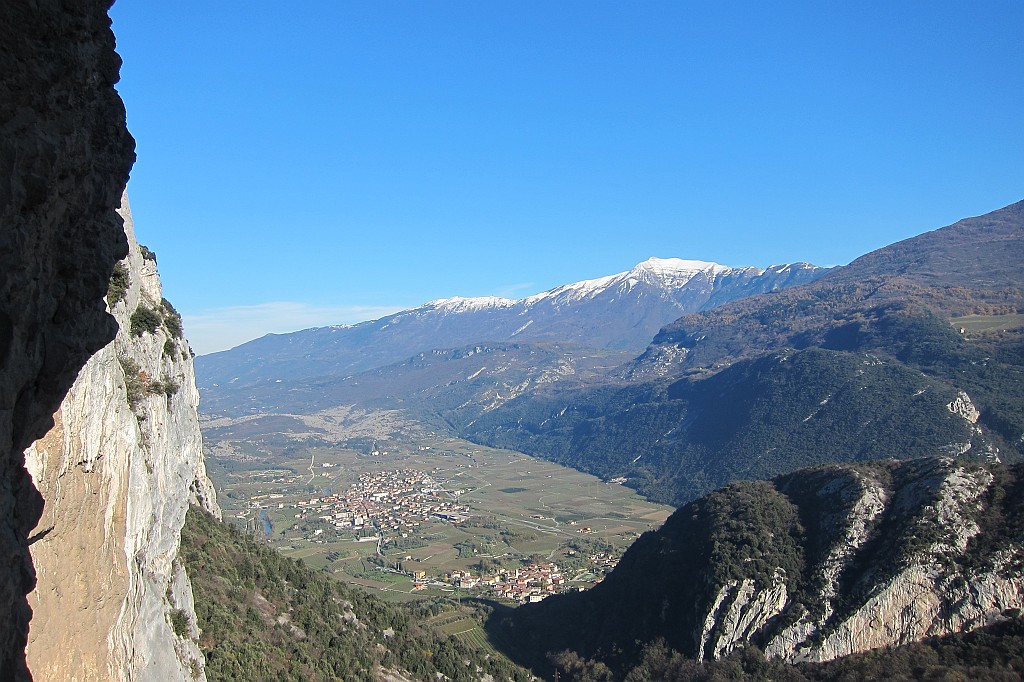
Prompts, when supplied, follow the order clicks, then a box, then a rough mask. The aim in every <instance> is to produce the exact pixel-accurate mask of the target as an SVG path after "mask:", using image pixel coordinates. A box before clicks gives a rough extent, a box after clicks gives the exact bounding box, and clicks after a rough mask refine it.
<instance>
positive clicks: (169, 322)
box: [162, 298, 183, 339]
mask: <svg viewBox="0 0 1024 682" xmlns="http://www.w3.org/2000/svg"><path fill="white" fill-rule="evenodd" d="M162 305H163V308H164V327H166V328H167V331H168V332H170V334H171V336H173V337H174V338H176V339H180V338H181V337H182V334H183V331H182V326H181V313H179V312H178V311H177V310H175V309H174V306H172V305H171V302H170V301H168V300H167V299H166V298H165V299H162Z"/></svg>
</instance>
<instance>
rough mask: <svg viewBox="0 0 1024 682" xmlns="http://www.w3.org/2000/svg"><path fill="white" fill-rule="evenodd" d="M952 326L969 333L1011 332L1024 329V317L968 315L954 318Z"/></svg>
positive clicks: (951, 321) (951, 322)
mask: <svg viewBox="0 0 1024 682" xmlns="http://www.w3.org/2000/svg"><path fill="white" fill-rule="evenodd" d="M949 322H950V324H952V325H953V326H954V327H957V328H959V329H966V330H968V331H974V332H979V331H993V330H1003V331H1005V330H1009V329H1019V328H1021V327H1024V315H967V316H966V317H954V318H951V319H950V321H949Z"/></svg>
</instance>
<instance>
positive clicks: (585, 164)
mask: <svg viewBox="0 0 1024 682" xmlns="http://www.w3.org/2000/svg"><path fill="white" fill-rule="evenodd" d="M111 16H112V18H113V21H114V32H115V35H116V37H117V44H118V51H119V53H120V54H121V56H122V58H123V60H124V66H123V68H122V72H121V73H122V80H121V83H120V84H119V85H118V90H119V92H120V93H121V96H122V98H123V99H124V101H125V106H126V108H127V110H128V127H129V129H130V130H131V132H132V134H133V135H134V136H135V138H136V141H137V153H138V161H137V162H136V165H135V168H134V170H133V171H132V177H131V181H130V182H129V185H128V190H129V195H130V198H131V202H132V209H133V213H134V216H135V224H136V232H137V234H138V237H139V239H140V241H141V242H143V243H145V244H146V245H148V246H149V247H150V248H152V249H153V250H154V251H155V252H156V253H157V255H158V258H159V265H160V271H161V274H162V276H163V280H164V288H165V295H166V296H167V298H168V299H170V300H171V301H172V302H173V303H174V304H175V306H176V307H177V308H178V309H179V310H180V311H181V312H182V313H183V316H184V318H185V327H186V333H187V335H188V336H189V338H190V340H191V342H192V345H193V347H194V348H195V349H196V351H197V352H199V353H207V352H212V351H215V350H219V349H223V348H227V347H230V346H233V345H237V344H238V343H241V342H243V341H245V340H248V339H251V338H254V337H257V336H261V335H263V334H265V333H268V332H283V331H289V330H295V329H300V328H304V327H311V326H321V325H327V324H338V323H352V322H357V321H361V320H365V319H372V318H374V317H379V316H381V315H383V314H386V313H388V312H391V311H393V310H396V309H400V308H407V307H412V306H415V305H418V304H420V303H422V302H425V301H427V300H430V299H434V298H441V297H447V296H453V295H462V296H483V295H503V296H510V297H521V296H525V295H528V294H532V293H536V292H539V291H542V290H545V289H548V288H551V287H553V286H556V285H559V284H564V283H567V282H571V281H576V280H580V279H589V278H594V277H598V276H602V275H607V274H612V273H615V272H621V271H623V270H626V269H629V268H630V267H631V266H632V265H633V264H635V263H637V262H640V261H642V260H644V259H646V258H648V257H650V256H659V257H680V258H691V259H702V260H710V261H716V262H719V263H723V264H726V265H757V266H761V267H764V266H766V265H769V264H773V263H780V262H791V261H797V260H804V261H809V262H813V263H817V264H822V265H833V264H842V263H846V262H849V261H850V260H852V259H853V258H855V257H857V256H858V255H861V254H863V253H865V252H867V251H870V250H873V249H875V248H878V247H881V246H884V245H886V244H889V243H892V242H894V241H898V240H900V239H903V238H906V237H909V236H913V235H915V234H919V233H920V232H923V231H925V230H928V229H933V228H936V227H941V226H943V225H946V224H949V223H951V222H954V221H956V220H958V219H960V218H962V217H966V216H969V215H977V214H981V213H985V212H988V211H990V210H994V209H996V208H1000V207H1002V206H1004V205H1006V204H1009V203H1012V202H1015V201H1019V200H1021V199H1024V135H1022V134H1021V127H1022V126H1021V121H1022V120H1024V118H1022V117H1024V48H1022V43H1021V35H1024V3H1021V2H1018V1H1016V0H1013V1H1006V2H978V3H963V2H917V3H915V2H896V3H888V2H886V3H883V2H843V3H838V2H835V3H833V2H786V3H761V2H683V1H682V0H680V1H678V2H659V1H647V2H623V1H621V0H619V1H615V2H610V1H609V2H601V1H598V0H588V1H587V2H571V1H564V2H550V1H545V2H502V1H499V0H494V1H488V2H479V1H473V2H469V1H466V2H456V1H447V2H440V1H438V2H422V1H418V2H390V1H387V0H381V1H373V2H369V1H360V2H355V1H352V2H349V1H339V0H331V1H324V2H321V1H319V0H304V1H303V2H297V3H281V2H263V1H261V0H255V1H251V2H246V3H241V2H231V1H225V2H194V1H191V0H182V1H179V2H174V3H152V2H138V1H130V0H120V2H117V3H116V4H115V5H114V7H113V8H112V9H111Z"/></svg>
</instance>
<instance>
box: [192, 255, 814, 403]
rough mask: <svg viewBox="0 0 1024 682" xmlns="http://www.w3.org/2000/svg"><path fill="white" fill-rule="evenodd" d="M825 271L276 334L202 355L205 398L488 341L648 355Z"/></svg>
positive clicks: (633, 279)
mask: <svg viewBox="0 0 1024 682" xmlns="http://www.w3.org/2000/svg"><path fill="white" fill-rule="evenodd" d="M824 272H825V270H824V269H823V268H818V267H815V266H812V265H808V264H806V263H798V264H795V265H783V266H772V267H771V268H768V269H767V270H763V271H762V270H758V269H757V268H728V267H725V266H722V265H717V264H715V263H707V262H703V261H684V260H680V259H656V258H652V259H650V260H648V261H645V262H643V263H640V264H639V265H637V266H636V267H635V268H633V269H632V270H630V271H628V272H623V273H619V274H617V275H612V276H609V277H603V278H600V279H596V280H588V281H584V282H577V283H574V284H569V285H566V286H562V287H558V288H556V289H552V290H550V291H547V292H544V293H541V294H537V295H535V296H530V297H528V298H524V299H521V300H518V301H513V300H510V299H503V298H496V297H487V298H450V299H443V300H439V301H432V302H430V303H426V304H424V305H422V306H419V307H417V308H413V309H411V310H405V311H402V312H399V313H395V314H394V315H389V316H387V317H383V318H381V319H379V320H373V321H370V322H363V323H361V324H357V325H354V326H350V327H323V328H318V329H308V330H305V331H301V332H295V333H292V334H282V335H269V336H265V337H263V338H260V339H256V340H255V341H251V342H249V343H246V344H243V345H241V346H239V347H238V348H234V349H232V350H229V351H223V352H220V353H213V354H211V355H206V356H201V357H199V358H197V359H196V366H197V371H198V372H199V376H200V388H201V389H203V391H204V395H205V394H207V393H209V394H214V393H216V389H217V388H219V387H225V386H229V385H230V386H233V387H243V386H247V385H251V384H254V383H258V382H259V381H261V380H273V381H276V380H278V379H281V380H287V379H301V378H313V377H324V376H331V375H337V376H346V375H349V374H355V373H358V372H361V371H365V370H368V369H372V368H374V367H380V366H384V365H387V364H391V363H394V362H399V361H402V360H405V359H406V358H408V357H411V356H413V355H415V354H417V353H421V352H424V351H430V350H434V349H439V348H458V347H462V346H466V345H469V344H472V343H476V342H480V341H515V342H517V343H536V342H550V343H563V344H576V345H580V346H583V347H587V348H595V349H620V350H621V349H633V350H636V351H639V350H641V349H642V348H643V347H644V346H646V345H647V343H648V342H649V341H650V339H651V337H652V336H653V335H654V333H655V332H656V331H657V330H658V329H659V328H660V327H661V326H662V325H664V324H666V323H667V322H670V321H671V320H674V319H676V318H678V317H679V316H680V315H682V314H684V313H687V312H693V311H697V310H704V309H706V308H709V307H712V306H715V305H719V304H721V303H723V302H726V301H729V300H733V299H736V298H739V297H742V296H749V295H752V294H756V293H762V292H768V291H776V290H778V289H782V288H785V287H789V286H793V285H796V284H801V283H804V282H809V281H812V280H814V279H815V278H817V277H819V276H820V275H821V274H822V273H824Z"/></svg>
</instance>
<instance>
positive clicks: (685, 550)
mask: <svg viewBox="0 0 1024 682" xmlns="http://www.w3.org/2000/svg"><path fill="white" fill-rule="evenodd" d="M1022 568H1024V465H1017V466H1013V467H1010V466H1005V465H998V464H990V465H981V464H971V463H965V462H963V461H956V460H951V459H920V460H912V461H909V462H901V463H897V462H885V463H874V464H861V465H842V466H829V467H824V468H820V469H810V470H804V471H799V472H796V473H794V474H790V475H787V476H783V477H780V478H777V479H775V480H774V481H771V482H766V481H761V482H744V483H737V484H734V485H731V486H728V487H727V488H724V489H722V490H719V491H716V492H715V493H713V494H711V495H709V496H707V497H705V498H703V499H701V500H697V501H695V502H693V503H691V504H688V505H686V506H684V507H682V508H680V509H679V510H678V511H676V513H675V514H673V516H672V517H671V518H670V519H669V520H668V521H666V523H665V525H664V526H663V527H662V528H661V529H659V530H658V531H656V532H653V533H648V534H645V535H644V536H643V537H641V538H640V539H639V540H637V542H636V543H635V544H634V545H633V546H632V547H631V548H630V549H629V550H628V551H627V552H626V554H625V555H624V556H623V558H622V560H621V562H620V563H619V565H618V567H617V568H616V569H615V571H614V572H613V573H612V574H611V575H609V577H608V578H607V579H605V581H604V582H603V583H602V584H600V585H598V586H597V587H595V588H594V589H593V590H591V591H590V592H588V593H585V594H580V595H566V596H560V597H552V598H550V599H547V600H545V601H544V602H541V603H540V604H536V605H527V606H524V607H522V608H520V609H517V610H516V612H515V614H514V615H513V617H512V618H511V620H510V626H511V627H512V628H513V629H514V630H515V636H516V637H517V638H519V639H520V640H521V641H522V642H523V646H524V649H528V648H530V647H538V648H539V649H540V650H542V651H548V652H553V651H559V650H562V649H571V650H574V651H577V652H578V653H579V654H580V655H582V656H584V657H586V658H597V659H600V660H603V661H606V662H607V663H609V664H610V665H612V666H613V667H618V668H619V669H622V668H628V667H629V666H630V665H634V664H635V663H636V661H637V656H638V655H639V652H640V649H642V647H643V645H644V644H645V643H649V642H654V641H656V640H658V639H664V640H665V641H666V642H667V643H668V644H669V645H670V646H671V647H673V648H675V649H677V650H679V651H681V652H683V653H684V654H686V655H687V656H690V657H693V658H695V659H698V660H710V659H717V658H721V657H723V656H726V655H728V654H730V653H731V652H732V651H734V650H736V649H737V648H739V647H743V646H746V645H748V644H753V645H756V646H758V647H759V648H761V649H762V650H763V651H764V652H765V653H766V654H767V655H768V656H769V657H772V658H776V659H782V660H786V661H792V662H797V661H827V660H832V659H835V658H838V657H841V656H846V655H848V654H852V653H856V652H860V651H865V650H869V649H875V648H878V647H885V646H894V645H900V644H906V643H909V642H914V641H918V640H921V639H923V638H925V637H929V636H934V635H946V634H951V633H957V632H964V631H969V630H973V629H975V628H978V627H981V626H984V625H990V624H993V623H996V622H998V621H1001V620H1004V619H1006V618H1009V617H1015V616H1017V615H1018V614H1019V613H1020V611H1021V609H1024V573H1022Z"/></svg>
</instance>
